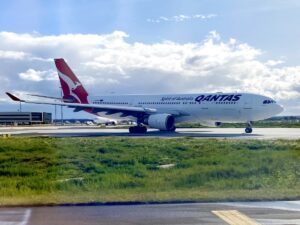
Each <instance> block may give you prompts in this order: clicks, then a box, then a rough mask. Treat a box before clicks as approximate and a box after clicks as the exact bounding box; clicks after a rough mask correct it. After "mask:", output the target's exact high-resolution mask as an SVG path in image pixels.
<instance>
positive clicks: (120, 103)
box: [93, 100, 275, 105]
mask: <svg viewBox="0 0 300 225" xmlns="http://www.w3.org/2000/svg"><path fill="white" fill-rule="evenodd" d="M266 101H270V100H265V101H264V104H270V103H273V102H274V103H275V101H272V102H270V103H265V102H266ZM203 103H207V102H203ZM203 103H198V102H182V104H183V105H187V104H189V105H194V104H203ZM209 103H215V104H237V102H209ZM93 104H104V105H128V104H129V103H128V102H103V101H94V102H93ZM138 104H139V105H180V104H181V102H139V103H138Z"/></svg>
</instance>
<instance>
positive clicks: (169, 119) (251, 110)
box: [6, 59, 283, 133]
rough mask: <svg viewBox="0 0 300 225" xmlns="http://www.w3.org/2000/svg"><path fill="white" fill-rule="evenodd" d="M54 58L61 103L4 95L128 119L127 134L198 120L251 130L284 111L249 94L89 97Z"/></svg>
mask: <svg viewBox="0 0 300 225" xmlns="http://www.w3.org/2000/svg"><path fill="white" fill-rule="evenodd" d="M54 61H55V65H56V68H57V72H58V76H59V80H60V83H61V87H62V90H63V97H62V99H61V101H60V102H52V101H34V100H24V99H21V98H19V97H16V96H15V95H13V94H11V93H8V92H7V93H6V94H7V95H8V96H9V97H10V98H11V99H12V100H14V101H20V102H25V103H35V104H48V105H61V106H67V107H69V108H73V109H74V112H79V111H85V112H87V113H91V114H94V115H97V116H101V117H107V118H112V119H122V118H128V119H130V120H133V121H135V122H136V124H137V125H136V126H132V127H130V128H129V132H130V133H146V132H147V128H146V126H145V125H148V126H149V127H151V128H156V129H159V130H161V131H175V129H176V123H179V122H199V123H200V124H203V125H208V126H220V125H221V124H222V123H245V124H247V125H246V128H245V132H246V133H252V122H253V121H258V120H263V119H267V118H270V117H272V116H275V115H277V114H279V113H281V112H282V111H283V107H282V106H280V105H279V104H278V103H276V101H274V100H273V99H271V98H269V97H266V96H263V95H258V94H251V93H219V92H218V93H196V94H160V95H119V96H117V95H102V96H89V94H88V92H87V91H86V90H85V88H84V87H83V85H82V83H81V82H80V81H79V79H78V78H77V77H76V76H75V74H74V73H73V71H72V70H71V69H70V67H69V66H68V65H67V63H66V62H65V60H64V59H54ZM174 85H176V82H174ZM50 98H51V97H50Z"/></svg>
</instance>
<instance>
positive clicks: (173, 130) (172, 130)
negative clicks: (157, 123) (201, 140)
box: [160, 127, 176, 132]
mask: <svg viewBox="0 0 300 225" xmlns="http://www.w3.org/2000/svg"><path fill="white" fill-rule="evenodd" d="M175 130H176V127H173V128H171V129H170V130H160V131H167V132H175Z"/></svg>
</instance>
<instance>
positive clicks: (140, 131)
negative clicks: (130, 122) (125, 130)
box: [129, 125, 147, 134]
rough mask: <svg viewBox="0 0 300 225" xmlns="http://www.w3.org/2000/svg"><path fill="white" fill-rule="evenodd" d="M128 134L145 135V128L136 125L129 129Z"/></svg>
mask: <svg viewBox="0 0 300 225" xmlns="http://www.w3.org/2000/svg"><path fill="white" fill-rule="evenodd" d="M129 133H131V134H145V133H147V127H145V126H143V125H137V126H134V127H129Z"/></svg>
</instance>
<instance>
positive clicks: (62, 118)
mask: <svg viewBox="0 0 300 225" xmlns="http://www.w3.org/2000/svg"><path fill="white" fill-rule="evenodd" d="M60 88H61V92H60V94H61V101H63V89H62V87H60ZM60 117H61V125H62V126H63V125H64V114H63V106H62V105H61V106H60Z"/></svg>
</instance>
